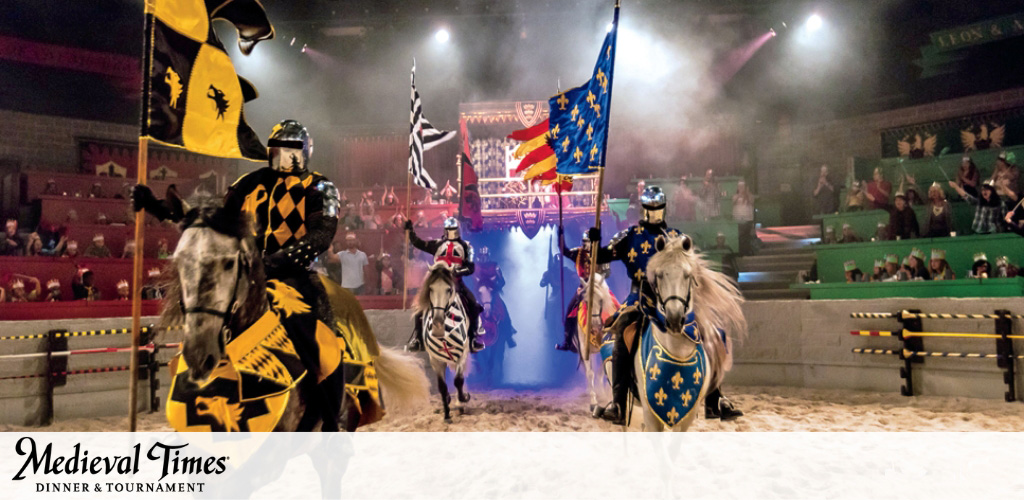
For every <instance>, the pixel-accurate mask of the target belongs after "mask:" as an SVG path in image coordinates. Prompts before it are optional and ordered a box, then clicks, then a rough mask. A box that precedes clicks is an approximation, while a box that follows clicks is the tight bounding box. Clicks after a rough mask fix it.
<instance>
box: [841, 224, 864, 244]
mask: <svg viewBox="0 0 1024 500" xmlns="http://www.w3.org/2000/svg"><path fill="white" fill-rule="evenodd" d="M862 241H864V239H863V238H861V237H860V236H857V233H856V231H854V230H853V226H851V225H850V224H848V223H843V236H842V237H841V238H839V243H860V242H862Z"/></svg>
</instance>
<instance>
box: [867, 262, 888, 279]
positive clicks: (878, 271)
mask: <svg viewBox="0 0 1024 500" xmlns="http://www.w3.org/2000/svg"><path fill="white" fill-rule="evenodd" d="M884 274H885V261H884V260H882V259H875V267H873V268H872V269H871V278H870V281H872V282H875V281H882V276H883V275H884Z"/></svg>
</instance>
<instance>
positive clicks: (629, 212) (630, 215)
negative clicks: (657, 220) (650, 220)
mask: <svg viewBox="0 0 1024 500" xmlns="http://www.w3.org/2000/svg"><path fill="white" fill-rule="evenodd" d="M683 184H685V182H683ZM646 186H647V183H646V182H644V180H643V179H640V180H639V181H637V183H636V193H634V194H631V195H629V206H628V207H626V220H627V221H630V222H632V221H636V220H638V219H639V218H640V194H641V193H643V192H644V188H645V187H646Z"/></svg>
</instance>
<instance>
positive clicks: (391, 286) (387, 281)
mask: <svg viewBox="0 0 1024 500" xmlns="http://www.w3.org/2000/svg"><path fill="white" fill-rule="evenodd" d="M377 276H378V280H377V281H378V283H380V294H381V295H395V294H397V293H398V285H399V282H398V278H399V276H398V273H397V272H396V271H395V266H394V265H392V263H391V254H388V253H381V254H380V255H378V256H377Z"/></svg>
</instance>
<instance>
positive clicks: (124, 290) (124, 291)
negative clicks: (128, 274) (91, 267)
mask: <svg viewBox="0 0 1024 500" xmlns="http://www.w3.org/2000/svg"><path fill="white" fill-rule="evenodd" d="M117 300H132V293H131V287H130V286H128V280H121V281H118V282H117Z"/></svg>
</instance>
